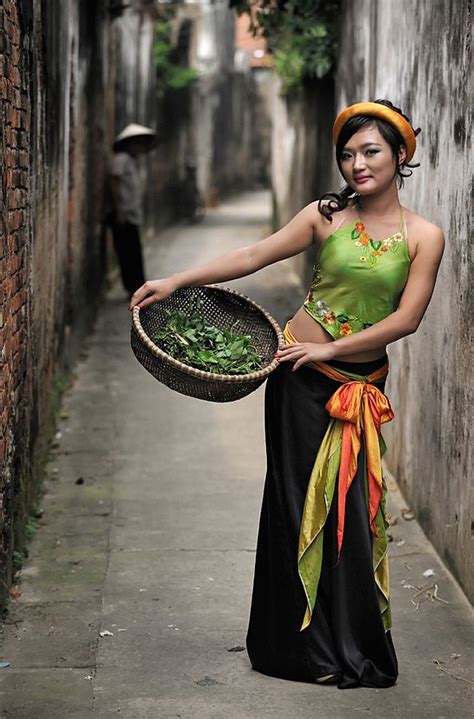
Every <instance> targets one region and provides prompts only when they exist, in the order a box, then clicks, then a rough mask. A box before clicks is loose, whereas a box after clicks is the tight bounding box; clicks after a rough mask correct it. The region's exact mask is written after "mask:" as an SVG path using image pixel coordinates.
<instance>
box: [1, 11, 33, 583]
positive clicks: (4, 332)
mask: <svg viewBox="0 0 474 719" xmlns="http://www.w3.org/2000/svg"><path fill="white" fill-rule="evenodd" d="M27 75H28V47H27V44H26V43H25V38H24V37H23V36H22V33H21V29H20V18H19V10H18V7H17V3H15V2H13V1H12V0H4V2H3V4H2V6H1V7H0V83H1V84H0V89H1V98H2V110H1V114H0V152H1V155H2V158H3V161H2V163H1V165H0V182H1V195H0V234H1V243H0V283H1V284H0V293H1V294H0V339H1V359H0V362H1V365H0V369H1V385H0V392H1V418H0V461H1V466H2V467H3V471H2V473H1V475H0V526H1V535H0V564H1V565H2V566H3V567H4V568H5V571H4V573H3V577H2V578H3V582H2V587H1V588H0V595H1V594H4V592H5V583H7V584H8V581H9V575H10V572H9V569H10V566H11V555H12V547H13V543H12V541H11V537H12V532H13V504H14V501H15V500H16V499H17V498H18V495H19V494H20V492H19V491H15V490H17V487H16V484H15V474H17V475H18V474H19V473H20V468H21V467H27V466H28V461H27V457H26V456H25V455H26V453H27V448H28V440H29V423H28V420H27V415H28V407H29V406H30V404H31V399H32V398H31V381H30V378H29V375H30V370H31V360H30V357H29V355H28V342H27V339H28V327H29V314H30V313H29V299H30V298H29V295H28V286H29V271H30V263H31V243H30V234H29V222H28V221H29V211H28V204H29V193H30V172H29V169H30V153H29V131H30V114H31V113H30V102H29V95H28V77H27ZM24 479H26V478H25V477H24ZM15 495H16V496H15Z"/></svg>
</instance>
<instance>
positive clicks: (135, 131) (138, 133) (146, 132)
mask: <svg viewBox="0 0 474 719" xmlns="http://www.w3.org/2000/svg"><path fill="white" fill-rule="evenodd" d="M132 137H133V138H136V137H140V138H144V139H145V138H146V139H149V141H150V145H152V144H153V142H154V140H155V139H156V132H155V130H152V129H151V127H145V126H144V125H137V124H136V123H135V122H132V123H130V125H127V126H126V127H125V128H124V129H123V130H122V132H120V134H118V135H117V137H116V138H115V141H114V148H116V147H117V146H118V145H120V144H121V143H122V142H124V141H125V140H130V139H131V138H132Z"/></svg>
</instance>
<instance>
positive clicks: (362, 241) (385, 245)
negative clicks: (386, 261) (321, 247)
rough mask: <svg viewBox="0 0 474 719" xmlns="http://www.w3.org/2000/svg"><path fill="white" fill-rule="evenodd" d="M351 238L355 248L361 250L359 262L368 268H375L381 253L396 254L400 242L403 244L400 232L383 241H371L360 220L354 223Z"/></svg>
mask: <svg viewBox="0 0 474 719" xmlns="http://www.w3.org/2000/svg"><path fill="white" fill-rule="evenodd" d="M351 237H352V239H353V240H355V242H354V244H355V246H356V247H361V248H362V249H361V252H362V254H361V256H360V257H359V260H360V261H361V262H367V265H368V266H369V267H375V265H376V264H377V263H378V262H379V260H380V257H382V252H389V251H390V252H397V250H398V248H399V247H400V242H403V235H402V233H401V232H395V233H394V234H393V235H390V237H387V238H386V239H385V240H373V239H372V238H371V237H370V235H369V234H368V232H367V230H366V229H365V225H364V223H363V222H361V221H360V220H358V221H357V222H356V223H355V225H354V229H353V230H352V232H351Z"/></svg>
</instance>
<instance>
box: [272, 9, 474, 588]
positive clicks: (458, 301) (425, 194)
mask: <svg viewBox="0 0 474 719" xmlns="http://www.w3.org/2000/svg"><path fill="white" fill-rule="evenodd" d="M471 19H472V18H471V3H470V2H467V1H466V2H461V1H460V0H418V1H417V2H412V0H357V2H349V1H348V2H346V3H345V5H344V7H343V15H342V34H341V39H340V43H339V62H338V69H337V76H336V106H337V109H340V108H342V107H344V106H346V105H348V104H351V103H352V102H356V101H360V100H368V99H375V98H383V97H385V98H388V99H390V100H392V102H393V103H394V104H395V105H397V106H399V107H401V108H402V109H403V111H404V112H405V113H406V114H407V115H408V116H409V117H411V118H412V120H413V123H414V124H415V126H420V127H421V128H422V133H421V135H419V137H418V148H417V152H416V156H415V160H417V161H418V162H420V163H421V167H419V168H417V169H415V170H414V174H413V177H411V178H410V179H408V180H406V184H405V189H404V190H403V191H402V193H401V199H402V202H403V204H404V205H405V206H407V207H409V208H410V209H412V210H414V211H415V212H417V213H419V214H420V215H422V216H423V217H426V218H427V219H429V220H430V221H432V222H434V223H435V224H437V225H439V226H440V227H441V228H442V229H443V230H444V233H445V236H446V251H445V255H444V259H443V261H442V265H441V269H440V273H439V279H438V282H437V286H436V289H435V292H434V296H433V298H432V301H431V304H430V306H429V309H428V311H427V313H426V316H425V318H424V320H423V322H422V324H421V326H420V328H419V329H418V331H417V333H416V334H415V335H413V336H410V337H408V338H406V339H404V340H402V341H400V342H397V343H395V344H394V345H392V346H391V347H390V358H391V372H390V379H389V383H388V394H389V396H390V398H391V400H392V402H393V405H394V409H395V413H396V419H395V421H394V422H393V423H391V425H389V426H388V427H387V430H386V436H387V441H388V445H389V450H388V454H387V460H388V464H389V466H390V468H391V470H392V471H393V473H394V474H395V475H396V477H397V478H398V480H399V482H400V484H401V487H402V490H403V492H404V494H405V497H406V499H407V501H408V502H409V503H410V504H411V505H412V507H413V509H414V510H415V512H416V515H417V517H418V519H419V521H420V523H421V525H422V527H423V529H424V531H425V532H426V534H427V536H428V538H429V539H430V540H431V541H432V542H433V544H434V545H435V547H436V549H437V550H438V552H439V553H440V555H441V556H442V557H443V558H444V559H445V561H446V563H447V564H448V566H449V567H450V568H451V569H452V571H453V572H454V573H455V575H456V576H457V578H458V579H459V581H460V582H461V585H462V586H463V588H464V590H465V591H466V593H467V594H468V595H469V596H470V597H471V599H472V597H473V596H474V579H473V577H472V573H471V567H472V525H471V521H472V511H471V507H472V499H471V496H472V495H471V491H472V490H471V487H470V471H472V438H471V431H470V430H471V425H472V411H471V406H472V405H471V402H470V401H469V396H468V393H469V387H470V374H469V368H470V367H469V354H470V353H469V351H470V347H471V343H470V340H471V336H472V332H471V323H472V309H473V302H472V289H471V287H472V283H471V286H470V285H469V282H468V272H469V268H470V266H472V257H471V240H470V235H469V231H468V223H469V216H470V214H472V205H471V200H470V188H471V187H472V185H471V171H470V165H471V163H472V152H471V151H470V147H469V143H468V140H469V132H470V128H471V125H472V115H471V106H472V100H470V98H472V75H471V74H470V68H471V65H470V63H471V35H470V32H471ZM316 102H317V95H316V94H315V93H312V94H310V96H308V97H306V98H305V100H304V102H303V101H302V100H299V101H296V105H295V107H297V112H294V114H293V116H292V109H291V103H290V102H288V101H283V100H277V105H276V111H275V115H274V118H275V129H274V142H273V149H274V158H275V159H274V171H273V187H274V195H275V199H276V203H275V204H276V211H277V218H278V221H279V224H281V223H283V222H284V221H285V220H286V219H287V217H288V216H289V215H291V214H293V213H294V212H295V211H296V210H297V209H299V207H300V206H302V205H303V204H305V203H306V202H307V201H309V200H310V199H315V198H316V197H317V196H318V195H319V192H320V190H329V189H333V190H337V189H338V188H339V187H340V186H341V185H342V184H343V180H342V178H341V176H340V175H339V173H338V171H337V167H336V165H335V162H334V160H333V159H328V151H329V150H330V152H331V153H332V148H331V145H330V140H329V139H326V140H322V139H321V140H318V141H316V139H315V133H314V128H315V127H318V124H319V123H321V122H322V123H326V124H328V126H329V127H330V124H331V123H327V120H325V119H324V115H320V114H319V112H318V109H317V108H316V112H315V113H314V115H315V117H314V116H313V115H312V113H311V107H312V105H315V104H316ZM302 103H303V104H302ZM303 105H304V106H303ZM323 107H324V105H323ZM321 142H324V143H325V144H324V145H322V144H320V143H321ZM308 152H309V155H310V157H312V156H314V157H316V158H317V157H318V155H319V156H320V157H321V158H324V162H321V163H320V165H319V167H318V169H317V174H318V176H319V180H318V181H316V180H315V179H314V175H313V172H312V168H311V167H308V164H307V156H308ZM304 274H305V273H304Z"/></svg>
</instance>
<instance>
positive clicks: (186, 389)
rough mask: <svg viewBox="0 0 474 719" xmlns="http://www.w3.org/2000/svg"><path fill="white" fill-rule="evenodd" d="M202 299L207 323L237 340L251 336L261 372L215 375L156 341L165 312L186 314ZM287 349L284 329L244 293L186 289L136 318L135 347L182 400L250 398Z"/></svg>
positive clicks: (136, 311) (155, 374)
mask: <svg viewBox="0 0 474 719" xmlns="http://www.w3.org/2000/svg"><path fill="white" fill-rule="evenodd" d="M196 297H199V298H200V300H201V302H202V310H201V311H202V315H203V317H204V319H205V320H206V322H207V323H208V324H210V325H214V326H215V327H218V328H219V329H228V328H230V327H231V326H233V329H234V331H235V332H236V333H237V334H243V335H244V334H245V335H250V336H251V337H252V344H253V345H254V347H255V349H256V351H257V352H258V353H259V354H260V355H261V356H262V357H263V367H262V369H261V370H259V371H258V372H252V373H251V374H245V375H229V374H214V373H212V372H204V371H203V370H200V369H197V368H195V367H190V366H189V365H186V364H183V363H182V362H179V361H178V360H176V359H174V357H171V356H170V355H169V354H167V353H166V352H164V351H163V350H161V349H160V348H159V347H157V345H156V344H155V343H154V342H153V341H152V340H151V339H150V337H153V336H154V335H155V333H156V331H157V330H158V329H159V328H161V327H163V325H164V324H165V322H166V314H165V310H172V311H177V310H179V311H183V310H184V311H186V310H187V308H188V307H189V305H190V302H191V301H192V300H193V299H195V298H196ZM282 343H283V335H282V331H281V329H280V327H279V326H278V324H277V323H276V322H275V320H274V319H273V317H272V316H271V315H270V314H269V313H268V312H267V311H266V310H264V309H263V307H260V305H258V304H257V303H256V302H254V301H253V300H251V299H249V298H248V297H246V296H245V295H243V294H241V293H240V292H236V291H235V290H230V289H227V288H225V287H219V286H217V285H204V286H202V287H184V288H182V289H179V290H176V292H173V294H172V295H170V296H169V297H167V298H166V299H164V300H159V301H157V302H153V303H152V304H150V305H148V306H147V307H145V308H144V309H142V310H140V309H139V308H138V307H135V308H134V310H133V315H132V330H131V345H132V349H133V352H134V353H135V356H136V358H137V359H138V361H139V362H140V363H141V364H142V365H143V367H145V369H147V370H148V372H150V374H152V375H153V377H155V378H156V379H157V380H159V381H160V382H162V383H163V384H165V385H166V386H167V387H170V389H173V390H175V391H176V392H180V393H181V394H185V395H189V396H191V397H196V398H197V399H204V400H207V401H209V402H233V401H234V400H237V399H241V398H242V397H245V396H246V395H248V394H250V392H253V391H254V390H256V389H257V387H259V386H260V385H261V384H262V382H264V381H265V380H266V379H267V377H268V376H269V375H270V374H271V373H272V372H273V370H275V369H276V368H277V367H278V362H277V361H276V359H275V357H274V354H275V352H276V350H277V349H278V345H279V344H282Z"/></svg>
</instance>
